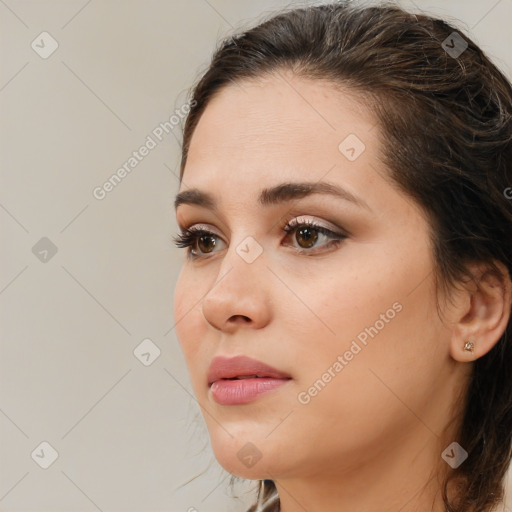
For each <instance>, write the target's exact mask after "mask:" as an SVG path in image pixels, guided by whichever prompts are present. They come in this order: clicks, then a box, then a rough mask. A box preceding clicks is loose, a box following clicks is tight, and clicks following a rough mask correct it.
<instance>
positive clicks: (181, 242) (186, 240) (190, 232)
mask: <svg viewBox="0 0 512 512" xmlns="http://www.w3.org/2000/svg"><path fill="white" fill-rule="evenodd" d="M302 227H308V228H312V229H314V230H315V231H318V232H320V233H322V234H324V235H326V236H328V237H330V238H332V240H331V242H329V243H327V244H325V245H324V246H322V247H326V246H329V247H333V246H338V245H339V244H340V243H341V242H342V241H343V240H344V239H345V238H347V236H346V235H343V234H341V233H335V232H334V231H331V230H330V229H327V228H326V227H324V226H321V225H320V224H317V223H315V222H313V221H311V220H305V221H301V222H299V221H298V220H297V219H293V220H291V221H290V222H288V223H287V224H286V225H285V226H284V227H283V228H282V229H283V231H284V232H285V233H286V235H287V236H289V235H290V234H292V233H293V232H295V231H296V230H297V229H298V228H302ZM201 236H212V237H215V238H220V237H219V236H218V235H216V234H215V233H212V232H211V231H207V230H205V229H201V228H195V229H194V228H192V229H188V228H185V229H183V230H182V232H181V233H178V234H177V235H176V236H174V237H173V242H174V244H175V245H176V246H177V247H179V248H186V249H187V256H188V257H189V258H192V259H195V258H203V257H208V256H209V255H210V254H212V253H205V254H204V255H199V254H202V253H199V254H197V253H194V247H195V245H196V243H197V242H198V240H199V238H200V237H201ZM294 249H295V250H296V251H297V252H298V253H299V254H305V253H309V255H311V254H314V253H315V252H316V251H314V250H310V249H297V248H294Z"/></svg>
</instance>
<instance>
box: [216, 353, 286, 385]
mask: <svg viewBox="0 0 512 512" xmlns="http://www.w3.org/2000/svg"><path fill="white" fill-rule="evenodd" d="M250 378H253V379H254V378H267V379H268V378H271V379H291V376H290V375H289V374H288V373H285V372H282V371H280V370H277V369H276V368H273V367H272V366H269V365H267V364H265V363H263V362H261V361H257V360H255V359H251V358H250V357H246V356H236V357H229V358H228V357H223V356H217V357H215V358H214V359H213V361H212V363H211V365H210V368H209V370H208V386H211V385H212V384H213V383H214V382H216V381H218V380H238V379H239V380H243V379H250Z"/></svg>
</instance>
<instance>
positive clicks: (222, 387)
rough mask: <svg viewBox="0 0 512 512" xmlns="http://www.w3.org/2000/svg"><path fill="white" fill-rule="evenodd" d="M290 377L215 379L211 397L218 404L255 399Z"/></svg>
mask: <svg viewBox="0 0 512 512" xmlns="http://www.w3.org/2000/svg"><path fill="white" fill-rule="evenodd" d="M289 380H290V379H272V378H264V377H262V378H257V379H235V380H225V379H221V380H217V381H215V382H214V383H213V384H212V385H211V386H210V389H211V391H212V397H213V399H214V400H215V401H216V402H217V403H218V404H220V405H241V404H247V403H249V402H252V401H254V400H256V399H257V398H258V397H260V396H261V395H263V394H265V393H268V392H270V391H274V390H275V389H277V388H279V387H281V386H282V385H283V384H286V383H287V382H288V381H289Z"/></svg>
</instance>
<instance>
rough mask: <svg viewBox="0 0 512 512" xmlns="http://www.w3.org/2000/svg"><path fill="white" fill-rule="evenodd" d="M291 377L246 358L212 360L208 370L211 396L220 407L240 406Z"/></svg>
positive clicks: (289, 379) (275, 387) (218, 358)
mask: <svg viewBox="0 0 512 512" xmlns="http://www.w3.org/2000/svg"><path fill="white" fill-rule="evenodd" d="M291 380H292V377H291V376H290V375H289V374H288V373H286V372H283V371H281V370H277V369H276V368H273V367H272V366H269V365H267V364H266V363H263V362H261V361H257V360H255V359H251V358H248V357H246V356H236V357H232V358H227V357H221V356H219V357H216V358H215V359H214V360H213V361H212V364H211V366H210V369H209V371H208V387H209V388H210V391H211V396H212V398H213V400H215V401H216V402H217V403H218V404H220V405H242V404H247V403H249V402H252V401H254V400H256V399H257V398H259V397H260V396H261V395H263V394H266V393H268V392H270V391H273V390H276V389H277V388H280V387H281V386H282V385H283V384H286V383H287V382H288V381H291Z"/></svg>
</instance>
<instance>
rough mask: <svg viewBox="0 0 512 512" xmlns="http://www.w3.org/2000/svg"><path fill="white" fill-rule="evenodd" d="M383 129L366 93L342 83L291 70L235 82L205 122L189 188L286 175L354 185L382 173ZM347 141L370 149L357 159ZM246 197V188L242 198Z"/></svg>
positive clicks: (250, 185)
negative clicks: (380, 138) (361, 94)
mask: <svg viewBox="0 0 512 512" xmlns="http://www.w3.org/2000/svg"><path fill="white" fill-rule="evenodd" d="M377 133H378V126H377V122H376V119H375V118H374V116H373V114H372V113H371V112H370V111H369V110H368V109H367V108H366V107H365V106H364V105H363V98H362V97H358V96H357V95H356V94H355V93H354V92H353V91H351V90H348V89H344V88H342V87H341V86H339V85H335V84H332V83H329V82H326V81H324V80H311V79H304V78H300V77H297V76H296V75H293V74H291V72H288V73H286V72H284V71H283V72H280V73H279V74H277V75H271V76H267V77H265V78H262V79H258V80H251V81H248V80H246V81H243V82H240V83H239V84H231V85H229V86H226V87H224V88H223V89H221V90H220V91H219V92H218V94H217V95H216V96H215V97H214V98H213V99H212V100H211V101H210V103H209V104H208V106H207V107H206V109H205V111H204V112H203V115H202V116H201V118H200V120H199V122H198V125H197V127H196V129H195V132H194V134H193V136H192V139H191V142H190V146H189V153H188V157H187V164H186V167H185V172H184V176H183V184H182V189H183V188H192V187H197V188H202V189H205V188H209V189H212V190H216V191H220V190H224V191H225V193H226V194H227V192H228V189H231V190H239V191H248V190H256V189H257V190H258V191H259V190H261V188H263V187H264V186H271V185H272V184H274V183H277V182H282V181H284V180H290V181H301V180H304V179H308V180H309V181H320V180H322V179H323V178H324V177H327V178H328V180H329V181H331V182H336V181H338V182H339V183H340V184H343V185H346V186H348V188H351V187H353V190H354V189H355V188H357V187H364V186H365V184H366V185H368V184H369V183H370V182H371V181H372V180H374V174H375V170H374V169H375V168H376V167H378V163H377V152H378V149H379V142H378V140H377ZM346 140H349V141H351V142H352V143H353V142H354V141H355V142H356V144H360V147H357V148H356V149H357V151H358V152H359V151H361V148H364V149H363V150H362V151H361V153H360V155H359V156H358V157H357V160H349V159H348V158H347V156H346V155H345V154H343V152H342V151H341V150H340V147H341V148H344V147H345V146H346V144H345V141H346ZM340 144H341V146H340ZM352 145H353V144H352ZM345 149H346V148H345ZM369 164H370V165H369ZM245 199H246V194H242V193H241V192H240V195H239V200H240V201H242V200H245Z"/></svg>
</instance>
